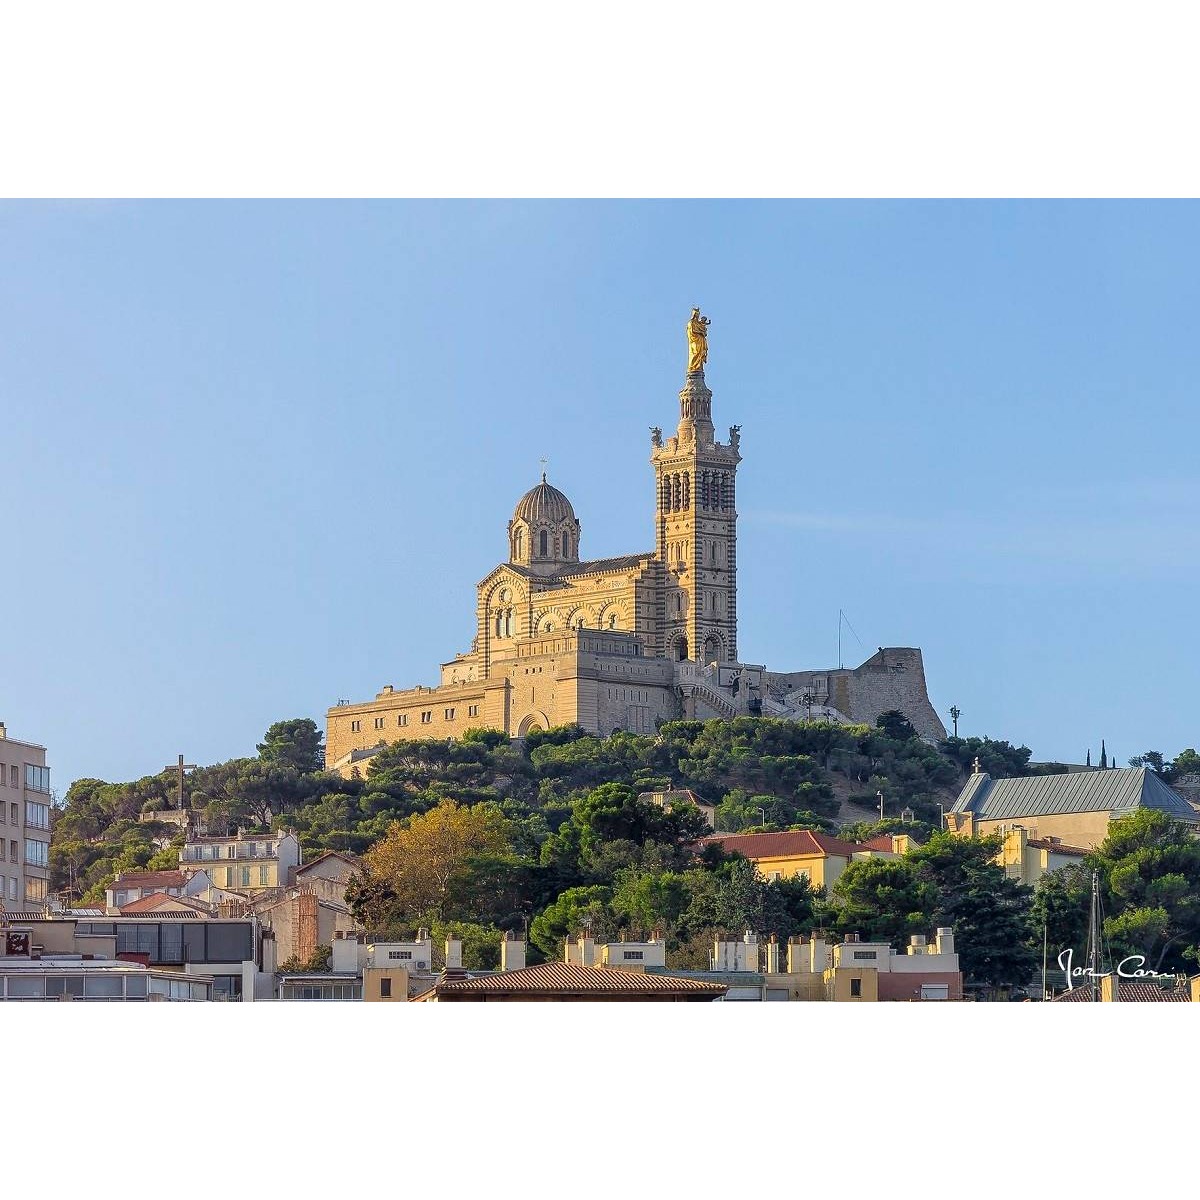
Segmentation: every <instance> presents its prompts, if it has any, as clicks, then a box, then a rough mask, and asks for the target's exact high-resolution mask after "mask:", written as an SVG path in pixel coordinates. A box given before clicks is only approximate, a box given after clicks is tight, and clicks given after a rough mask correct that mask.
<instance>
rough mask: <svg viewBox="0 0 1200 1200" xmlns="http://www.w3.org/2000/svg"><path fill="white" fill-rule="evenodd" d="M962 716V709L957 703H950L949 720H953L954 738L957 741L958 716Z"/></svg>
mask: <svg viewBox="0 0 1200 1200" xmlns="http://www.w3.org/2000/svg"><path fill="white" fill-rule="evenodd" d="M961 716H962V709H961V708H959V707H958V705H957V704H952V705H950V720H952V721H953V722H954V740H955V741H958V718H959V717H961Z"/></svg>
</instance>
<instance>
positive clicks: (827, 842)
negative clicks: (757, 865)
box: [702, 829, 862, 859]
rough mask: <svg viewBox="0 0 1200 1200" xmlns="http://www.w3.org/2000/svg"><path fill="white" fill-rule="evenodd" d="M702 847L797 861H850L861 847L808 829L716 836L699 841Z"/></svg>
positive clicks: (747, 855)
mask: <svg viewBox="0 0 1200 1200" xmlns="http://www.w3.org/2000/svg"><path fill="white" fill-rule="evenodd" d="M702 841H703V842H704V843H706V844H711V843H713V842H715V843H717V844H718V845H719V846H720V847H721V848H722V849H723V850H727V851H730V852H733V851H736V852H737V853H738V854H741V855H744V856H745V857H746V858H749V859H759V858H798V857H802V856H805V855H807V856H809V857H813V856H817V857H822V858H824V857H826V856H828V855H834V856H836V857H838V858H850V857H851V855H854V854H857V853H858V852H859V851H860V850H862V847H861V846H860V845H858V844H857V843H855V842H843V841H842V840H841V838H835V837H830V836H829V834H827V833H817V832H816V831H815V830H812V829H789V830H786V831H785V832H783V833H716V834H712V835H711V836H709V837H706V838H703V839H702Z"/></svg>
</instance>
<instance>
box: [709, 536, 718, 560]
mask: <svg viewBox="0 0 1200 1200" xmlns="http://www.w3.org/2000/svg"><path fill="white" fill-rule="evenodd" d="M708 561H709V562H711V563H713V564H714V565H715V564H716V561H717V543H716V542H713V543H712V545H710V546H709V548H708Z"/></svg>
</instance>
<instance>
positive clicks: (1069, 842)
mask: <svg viewBox="0 0 1200 1200" xmlns="http://www.w3.org/2000/svg"><path fill="white" fill-rule="evenodd" d="M1139 808H1154V809H1158V810H1159V811H1161V812H1165V813H1166V814H1167V815H1168V816H1170V817H1172V818H1173V819H1175V820H1177V821H1187V822H1189V823H1191V824H1197V823H1198V822H1200V816H1198V815H1197V813H1196V810H1195V809H1194V808H1193V807H1192V806H1191V805H1190V804H1189V803H1188V802H1187V801H1186V800H1184V799H1183V797H1182V796H1180V795H1178V794H1177V793H1176V792H1174V791H1172V790H1171V788H1169V787H1168V786H1167V785H1166V784H1165V783H1163V781H1162V780H1161V779H1160V778H1159V777H1158V776H1157V775H1156V774H1155V773H1154V772H1153V771H1151V770H1148V769H1145V768H1141V767H1137V768H1134V767H1118V768H1113V769H1111V770H1096V771H1072V772H1071V773H1069V774H1066V775H1032V776H1027V777H1024V778H1020V779H993V778H992V777H991V776H990V775H989V774H988V773H987V772H986V771H979V770H976V772H975V774H973V775H972V776H971V777H970V779H968V780H967V783H966V786H965V787H964V788H963V790H962V793H961V795H960V796H959V798H958V800H957V801H956V802H955V804H954V807H953V808H952V809H951V810H950V811H949V812H948V813H947V814H946V827H947V828H948V829H949V830H950V831H951V832H952V833H957V834H961V835H962V836H964V837H981V836H983V835H985V834H991V833H999V834H1003V835H1005V836H1006V837H1007V836H1008V835H1009V834H1010V833H1011V832H1012V831H1013V829H1014V828H1015V827H1016V826H1018V825H1019V826H1021V828H1022V829H1023V830H1024V831H1025V833H1026V835H1027V837H1029V838H1032V839H1034V840H1035V841H1045V840H1048V839H1058V841H1059V842H1061V843H1062V845H1063V846H1066V847H1075V848H1078V849H1082V850H1084V851H1087V850H1094V849H1095V848H1096V847H1097V846H1098V845H1100V843H1101V842H1102V841H1104V839H1105V837H1106V836H1107V835H1108V827H1109V825H1110V823H1111V822H1112V821H1113V820H1114V819H1115V818H1117V817H1123V816H1128V815H1129V814H1130V813H1133V812H1136V811H1137V810H1138V809H1139Z"/></svg>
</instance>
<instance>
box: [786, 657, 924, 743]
mask: <svg viewBox="0 0 1200 1200" xmlns="http://www.w3.org/2000/svg"><path fill="white" fill-rule="evenodd" d="M766 686H767V690H768V692H769V693H770V694H771V695H772V696H774V697H775V698H777V699H779V700H785V699H786V698H787V696H788V695H789V694H792V693H804V692H807V693H809V694H810V695H812V696H813V697H814V700H815V703H817V704H828V705H830V706H832V707H833V708H836V709H837V710H838V711H839V712H841V713H843V714H845V716H846V717H848V718H849V719H850V720H851V721H854V722H859V723H862V724H864V725H873V724H874V723H875V720H876V718H877V717H878V716H879V714H880V713H884V712H887V711H889V710H890V709H898V710H899V711H900V712H902V713H903V714H904V715H905V716H906V717H907V718H908V719H909V721H911V722H912V725H913V728H914V729H915V730H916V731H917V733H919V734H920V735H921V736H922V737H924V738H930V739H932V740H934V741H940V740H941V739H942V738H944V737H945V736H946V727H945V726H944V725H943V724H942V722H941V720H940V719H939V717H938V715H937V712H936V710H935V709H934V707H933V705H932V704H931V703H930V700H929V691H928V688H927V687H926V684H925V663H924V660H923V658H922V657H921V651H920V650H918V649H917V648H915V647H911V646H888V647H883V646H881V647H880V648H879V650H878V652H877V653H875V654H873V655H871V657H870V658H868V659H867V661H866V662H865V663H863V664H862V665H861V666H858V667H849V668H846V667H842V668H838V669H836V670H830V671H789V672H774V671H768V672H767V673H766Z"/></svg>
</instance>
